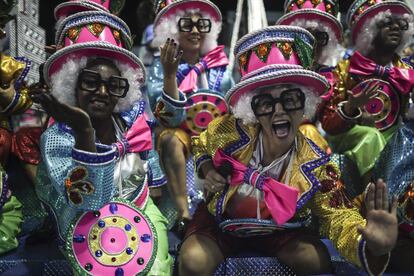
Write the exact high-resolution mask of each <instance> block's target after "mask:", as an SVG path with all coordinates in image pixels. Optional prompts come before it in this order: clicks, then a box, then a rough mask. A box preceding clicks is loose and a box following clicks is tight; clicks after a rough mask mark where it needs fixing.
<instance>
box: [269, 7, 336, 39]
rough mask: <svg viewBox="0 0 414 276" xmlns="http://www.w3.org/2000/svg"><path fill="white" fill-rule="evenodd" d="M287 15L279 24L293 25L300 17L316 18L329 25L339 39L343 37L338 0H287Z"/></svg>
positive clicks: (306, 18)
mask: <svg viewBox="0 0 414 276" xmlns="http://www.w3.org/2000/svg"><path fill="white" fill-rule="evenodd" d="M284 10H285V15H283V16H282V17H281V18H280V19H279V20H278V21H277V23H276V24H277V25H292V23H293V22H294V21H296V20H298V19H305V20H316V21H318V22H321V23H322V24H324V25H326V26H329V28H330V29H331V30H332V31H333V32H334V33H335V36H336V38H337V39H338V41H340V40H341V38H342V24H341V22H340V21H339V20H338V19H337V18H338V13H339V1H338V0H286V1H285V8H284Z"/></svg>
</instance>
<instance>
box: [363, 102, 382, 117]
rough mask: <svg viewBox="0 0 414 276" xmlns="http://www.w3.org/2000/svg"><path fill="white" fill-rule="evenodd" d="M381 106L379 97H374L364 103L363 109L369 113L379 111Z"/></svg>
mask: <svg viewBox="0 0 414 276" xmlns="http://www.w3.org/2000/svg"><path fill="white" fill-rule="evenodd" d="M383 108H384V103H383V102H382V101H381V100H380V99H379V98H374V99H372V100H370V101H369V102H368V103H367V104H366V105H365V110H366V111H368V113H371V114H377V113H379V112H381V110H382V109H383Z"/></svg>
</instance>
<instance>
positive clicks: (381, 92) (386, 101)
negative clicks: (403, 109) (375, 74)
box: [352, 79, 400, 130]
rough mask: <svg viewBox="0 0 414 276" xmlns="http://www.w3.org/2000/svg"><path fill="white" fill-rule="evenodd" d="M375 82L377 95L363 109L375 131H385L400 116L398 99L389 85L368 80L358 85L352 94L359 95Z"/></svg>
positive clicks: (375, 80)
mask: <svg viewBox="0 0 414 276" xmlns="http://www.w3.org/2000/svg"><path fill="white" fill-rule="evenodd" d="M377 81H379V88H378V91H377V92H378V94H377V96H376V97H374V98H372V99H371V100H370V101H369V102H368V103H367V104H366V105H365V106H364V108H363V109H364V111H365V112H367V113H368V114H370V115H371V116H373V118H374V121H375V126H376V127H377V129H379V130H386V129H388V128H390V127H391V126H393V125H394V124H395V122H396V121H397V119H398V116H399V114H400V98H399V96H398V93H397V92H396V91H395V89H394V88H393V87H392V86H391V84H389V83H388V82H386V81H384V80H380V79H369V80H365V81H363V82H361V83H359V84H358V85H357V86H356V87H354V88H353V89H352V92H353V93H354V94H359V93H361V91H362V89H364V88H365V87H366V86H367V85H372V84H373V82H377Z"/></svg>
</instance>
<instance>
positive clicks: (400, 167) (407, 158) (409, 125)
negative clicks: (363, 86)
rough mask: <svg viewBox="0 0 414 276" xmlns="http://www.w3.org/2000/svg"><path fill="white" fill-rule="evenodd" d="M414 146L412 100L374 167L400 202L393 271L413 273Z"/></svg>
mask: <svg viewBox="0 0 414 276" xmlns="http://www.w3.org/2000/svg"><path fill="white" fill-rule="evenodd" d="M412 96H413V95H411V98H412ZM413 145H414V105H413V101H412V99H411V103H410V107H409V109H408V111H407V114H406V115H405V124H404V125H403V126H401V127H400V128H399V129H398V130H397V131H396V132H395V134H394V135H393V136H392V138H391V139H390V141H389V142H388V143H387V145H386V146H385V148H384V150H383V151H382V152H381V155H380V157H379V159H378V161H377V163H376V165H375V168H374V176H375V177H381V178H383V179H384V180H385V181H386V182H387V185H388V193H389V194H390V195H394V196H396V197H397V199H398V207H397V216H398V223H399V235H398V240H397V244H396V246H395V248H394V250H393V251H392V253H391V259H390V270H392V271H400V272H411V273H413V272H414V267H413V264H412V260H413V259H414V184H413V183H414V182H413V181H414V173H413V170H412V168H413V164H414V160H413V154H412V153H413V150H414V147H413Z"/></svg>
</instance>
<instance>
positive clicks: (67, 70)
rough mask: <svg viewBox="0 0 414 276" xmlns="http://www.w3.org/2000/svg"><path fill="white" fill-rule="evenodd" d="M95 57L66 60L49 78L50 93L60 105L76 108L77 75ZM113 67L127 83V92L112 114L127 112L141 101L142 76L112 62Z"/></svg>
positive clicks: (130, 68)
mask: <svg viewBox="0 0 414 276" xmlns="http://www.w3.org/2000/svg"><path fill="white" fill-rule="evenodd" d="M94 58H96V57H88V58H86V57H82V58H80V59H79V58H68V60H67V61H66V62H65V63H64V64H63V66H62V68H61V69H60V70H59V71H57V72H56V73H55V74H53V75H52V76H51V77H50V83H51V93H52V95H53V96H55V97H56V99H57V100H59V101H60V102H62V103H65V104H68V105H72V106H76V105H77V103H76V97H75V90H76V84H77V81H78V76H79V73H80V71H81V70H82V69H84V68H85V67H86V64H87V62H88V60H90V59H94ZM113 62H114V64H115V66H116V67H117V68H118V70H119V71H120V72H121V76H122V77H123V78H126V79H127V80H128V83H129V91H128V93H127V94H126V96H125V97H124V98H119V101H118V103H117V105H116V106H115V109H114V112H116V113H119V112H122V111H127V110H128V109H130V108H131V106H132V105H133V104H134V103H135V102H137V101H139V100H141V99H142V93H141V90H140V86H141V83H140V82H139V80H142V79H143V77H144V74H143V72H142V70H141V69H133V68H132V67H130V66H129V65H127V64H124V63H121V62H119V61H117V60H113Z"/></svg>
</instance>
